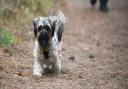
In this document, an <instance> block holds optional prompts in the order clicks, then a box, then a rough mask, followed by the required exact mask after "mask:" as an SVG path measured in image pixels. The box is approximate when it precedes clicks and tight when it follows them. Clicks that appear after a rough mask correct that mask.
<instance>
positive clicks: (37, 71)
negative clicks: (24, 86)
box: [33, 58, 44, 76]
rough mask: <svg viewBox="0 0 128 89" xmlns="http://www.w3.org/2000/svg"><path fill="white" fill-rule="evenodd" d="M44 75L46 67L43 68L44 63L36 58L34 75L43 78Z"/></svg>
mask: <svg viewBox="0 0 128 89" xmlns="http://www.w3.org/2000/svg"><path fill="white" fill-rule="evenodd" d="M42 74H44V67H43V66H42V63H41V62H40V59H39V58H35V60H34V64H33V75H36V76H42Z"/></svg>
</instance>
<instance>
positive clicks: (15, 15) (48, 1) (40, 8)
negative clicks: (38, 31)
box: [0, 0, 53, 24]
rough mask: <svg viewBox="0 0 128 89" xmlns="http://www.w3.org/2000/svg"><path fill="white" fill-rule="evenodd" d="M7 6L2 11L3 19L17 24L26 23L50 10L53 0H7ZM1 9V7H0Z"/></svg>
mask: <svg viewBox="0 0 128 89" xmlns="http://www.w3.org/2000/svg"><path fill="white" fill-rule="evenodd" d="M5 2H6V4H5V5H4V6H5V7H6V6H8V5H9V8H7V9H5V10H3V11H1V12H0V20H1V21H8V20H9V21H11V22H14V23H16V24H18V23H24V22H26V21H28V20H30V19H32V18H34V17H35V16H36V17H37V16H42V15H44V14H45V13H46V12H47V11H49V9H50V7H51V6H52V3H53V0H5ZM0 9H1V8H0Z"/></svg>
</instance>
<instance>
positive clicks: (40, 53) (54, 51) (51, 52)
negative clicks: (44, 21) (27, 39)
mask: <svg viewBox="0 0 128 89" xmlns="http://www.w3.org/2000/svg"><path fill="white" fill-rule="evenodd" d="M59 44H60V42H58V38H57V36H56V34H55V35H54V37H53V38H52V39H51V40H50V45H49V47H48V48H47V52H48V59H46V58H45V56H46V55H47V54H46V55H45V54H44V49H43V48H40V47H39V44H38V42H37V40H35V49H34V53H33V55H35V56H36V57H38V58H39V59H40V60H42V61H43V62H47V61H49V62H54V61H56V60H55V59H56V58H55V57H56V56H55V55H58V52H59Z"/></svg>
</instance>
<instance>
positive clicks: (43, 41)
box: [38, 34, 50, 49]
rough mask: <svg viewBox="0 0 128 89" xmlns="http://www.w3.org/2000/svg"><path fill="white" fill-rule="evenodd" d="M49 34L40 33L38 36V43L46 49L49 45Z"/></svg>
mask: <svg viewBox="0 0 128 89" xmlns="http://www.w3.org/2000/svg"><path fill="white" fill-rule="evenodd" d="M49 40H50V38H49V36H48V34H40V35H39V37H38V43H39V45H40V47H41V48H43V49H46V48H47V46H48V45H49Z"/></svg>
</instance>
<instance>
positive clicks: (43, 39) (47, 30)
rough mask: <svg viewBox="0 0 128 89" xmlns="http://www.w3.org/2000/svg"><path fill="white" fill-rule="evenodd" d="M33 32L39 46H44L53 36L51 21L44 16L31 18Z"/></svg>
mask: <svg viewBox="0 0 128 89" xmlns="http://www.w3.org/2000/svg"><path fill="white" fill-rule="evenodd" d="M33 25H34V34H35V38H36V39H37V41H38V43H39V45H40V47H42V48H45V47H47V45H48V44H49V41H50V40H51V38H52V37H53V29H52V26H51V23H50V21H49V20H48V19H46V18H39V19H35V20H33Z"/></svg>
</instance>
